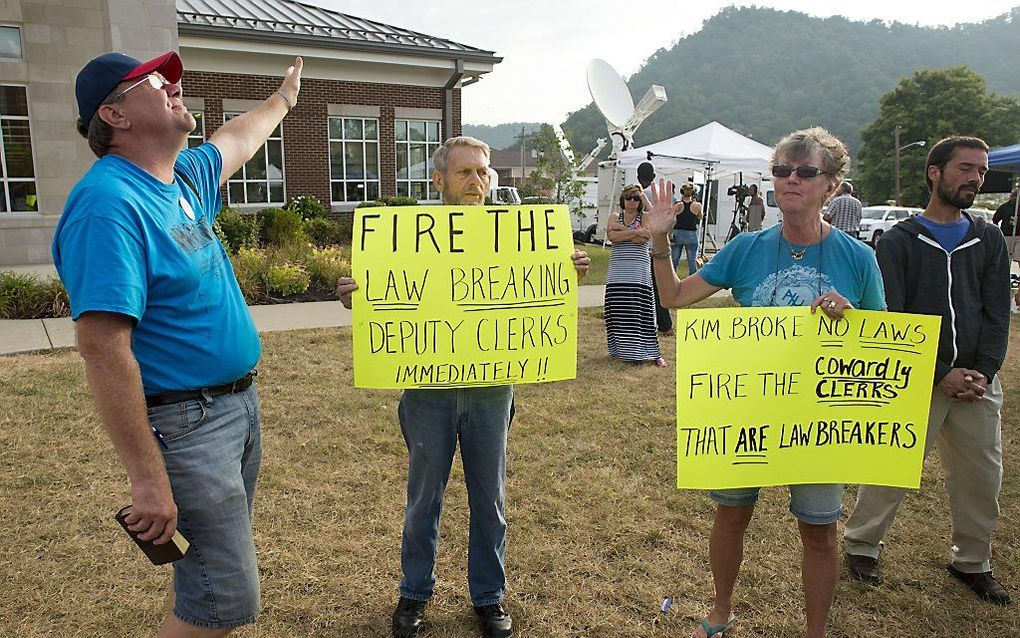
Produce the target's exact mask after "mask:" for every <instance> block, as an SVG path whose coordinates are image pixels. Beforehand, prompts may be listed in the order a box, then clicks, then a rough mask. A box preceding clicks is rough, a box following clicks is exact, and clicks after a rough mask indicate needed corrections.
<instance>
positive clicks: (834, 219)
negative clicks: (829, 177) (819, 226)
mask: <svg viewBox="0 0 1020 638" xmlns="http://www.w3.org/2000/svg"><path fill="white" fill-rule="evenodd" d="M853 193H854V186H853V184H851V183H850V182H843V183H842V184H841V185H840V190H839V195H837V196H836V197H833V198H832V201H831V202H829V209H828V211H827V212H826V213H825V219H826V221H828V222H829V223H830V224H832V225H833V226H835V227H836V228H838V229H840V230H841V231H843V232H844V233H846V234H847V235H850V236H851V237H853V238H854V239H857V238H858V237H859V236H860V229H861V200H859V199H857V198H856V197H854V195H853Z"/></svg>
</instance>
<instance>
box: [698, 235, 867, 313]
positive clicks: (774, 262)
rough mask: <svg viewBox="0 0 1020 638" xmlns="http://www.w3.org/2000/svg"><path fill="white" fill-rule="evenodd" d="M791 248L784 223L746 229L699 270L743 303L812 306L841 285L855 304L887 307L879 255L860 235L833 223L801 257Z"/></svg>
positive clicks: (709, 280) (750, 304) (704, 276)
mask: <svg viewBox="0 0 1020 638" xmlns="http://www.w3.org/2000/svg"><path fill="white" fill-rule="evenodd" d="M797 248H798V250H797V251H796V252H797V253H799V252H800V248H801V247H797ZM790 249H791V246H790V244H788V243H787V242H786V240H785V239H783V238H782V236H781V234H780V226H779V225H776V226H773V227H771V228H769V229H767V230H763V231H759V232H755V233H740V234H739V235H737V236H736V237H735V238H733V239H732V240H731V241H730V242H729V243H728V244H726V245H725V246H723V248H722V250H720V251H719V252H718V253H716V255H715V257H713V258H712V260H711V261H709V262H708V263H707V264H705V267H704V268H702V269H701V270H699V271H698V274H699V275H701V278H702V279H704V280H705V281H706V282H708V283H709V284H711V285H713V286H717V287H719V288H730V289H732V291H733V298H734V299H735V300H736V301H737V303H739V304H740V305H741V306H809V305H811V302H812V301H814V300H815V299H816V298H817V297H819V296H821V295H822V294H824V293H826V292H830V291H833V290H835V291H836V292H838V293H839V294H841V295H843V296H844V297H846V298H847V299H848V300H849V301H850V303H851V304H852V305H853V307H854V308H860V309H863V310H884V309H885V307H886V306H885V290H884V289H883V286H882V274H881V272H880V271H879V269H878V261H876V259H875V253H874V252H872V250H871V249H870V248H868V247H867V246H865V245H864V244H863V243H861V242H860V241H858V240H856V239H854V238H852V237H850V236H849V235H847V234H846V233H843V232H839V231H837V230H835V229H832V230H830V231H829V234H828V235H827V236H826V237H825V239H824V240H823V241H822V242H821V243H819V244H815V245H813V246H808V247H807V250H806V251H805V252H804V254H803V256H801V258H800V259H795V258H794V255H793V254H791V250H790Z"/></svg>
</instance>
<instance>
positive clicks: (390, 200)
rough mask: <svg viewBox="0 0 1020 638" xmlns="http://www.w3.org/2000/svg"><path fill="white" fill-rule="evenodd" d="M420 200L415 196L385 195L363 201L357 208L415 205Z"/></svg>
mask: <svg viewBox="0 0 1020 638" xmlns="http://www.w3.org/2000/svg"><path fill="white" fill-rule="evenodd" d="M417 203H418V200H417V199H415V198H413V197H403V196H400V195H383V196H382V197H380V198H379V199H377V200H375V201H370V202H361V203H360V204H358V205H357V206H356V207H355V208H376V207H379V206H414V205H415V204H417Z"/></svg>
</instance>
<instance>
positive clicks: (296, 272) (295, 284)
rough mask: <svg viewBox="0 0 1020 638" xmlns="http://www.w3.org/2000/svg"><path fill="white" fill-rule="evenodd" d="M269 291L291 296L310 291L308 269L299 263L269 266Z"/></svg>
mask: <svg viewBox="0 0 1020 638" xmlns="http://www.w3.org/2000/svg"><path fill="white" fill-rule="evenodd" d="M267 283H268V287H269V292H271V293H273V292H275V293H277V294H280V295H283V296H284V297H290V296H293V295H300V294H301V293H305V292H308V284H309V277H308V271H307V270H305V269H304V267H303V266H300V265H298V264H289V263H288V264H280V265H274V266H270V267H269V274H268V277H267Z"/></svg>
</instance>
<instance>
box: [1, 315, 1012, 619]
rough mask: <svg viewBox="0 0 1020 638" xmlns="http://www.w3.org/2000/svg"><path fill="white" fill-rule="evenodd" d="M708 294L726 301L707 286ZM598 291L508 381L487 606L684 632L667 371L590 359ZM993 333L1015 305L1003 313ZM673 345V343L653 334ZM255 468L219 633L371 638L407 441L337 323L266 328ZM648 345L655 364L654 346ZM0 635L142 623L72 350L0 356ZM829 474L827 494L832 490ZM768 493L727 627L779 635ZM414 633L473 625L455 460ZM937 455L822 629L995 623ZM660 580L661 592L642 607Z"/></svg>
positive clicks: (1008, 374) (142, 576) (157, 593)
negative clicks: (500, 574)
mask: <svg viewBox="0 0 1020 638" xmlns="http://www.w3.org/2000/svg"><path fill="white" fill-rule="evenodd" d="M716 303H724V302H716ZM598 313H599V311H597V310H589V311H584V312H582V313H581V316H580V331H581V340H580V345H579V350H580V354H579V359H578V379H577V380H575V381H571V382H565V383H555V384H543V385H528V386H521V387H519V388H518V389H517V405H518V413H517V419H516V420H515V422H514V424H513V429H512V431H511V437H510V465H509V471H510V479H509V498H508V512H507V514H508V519H509V522H510V539H509V544H508V551H507V562H508V571H509V577H510V592H509V596H508V599H507V602H508V605H509V607H510V609H511V610H512V612H513V614H514V618H515V621H516V623H517V627H518V634H517V635H520V636H525V637H526V636H533V637H538V638H545V637H561V636H562V637H566V636H571V637H592V638H621V637H644V636H687V635H689V632H690V628H691V626H692V625H693V623H694V622H695V621H696V620H697V619H698V618H700V617H701V615H703V614H704V613H705V611H706V605H707V601H708V600H709V596H710V593H711V587H712V584H711V576H710V574H709V572H708V564H707V562H708V558H707V537H708V531H709V528H710V526H711V521H712V509H713V508H712V506H711V504H710V503H709V502H708V500H707V498H706V497H705V496H703V495H702V494H700V493H694V492H680V491H677V490H676V489H675V488H674V487H673V485H674V483H675V477H674V467H675V430H674V425H673V411H674V408H673V406H674V390H673V373H672V368H666V369H658V368H655V367H654V366H641V367H633V366H628V365H623V364H618V363H611V362H610V361H608V359H607V357H606V355H605V334H604V330H603V325H602V321H601V319H600V317H599V314H598ZM1013 330H1014V335H1013V336H1014V338H1016V337H1018V336H1020V334H1018V333H1020V324H1018V323H1016V322H1015V323H1014V326H1013ZM663 345H664V350H665V351H666V352H667V353H671V352H672V350H673V347H674V342H673V340H672V339H664V340H663ZM264 346H265V356H264V359H263V362H262V365H261V367H260V371H261V375H260V377H259V383H260V394H261V397H262V404H263V408H264V421H263V428H264V445H265V454H264V459H263V468H262V477H261V482H260V485H259V494H258V498H257V505H256V508H257V512H256V542H257V544H258V547H259V553H260V567H261V574H262V588H263V606H264V611H263V614H262V617H261V619H260V620H259V622H258V623H257V624H256V625H255V626H253V627H251V628H247V629H244V630H242V631H240V632H238V635H239V636H247V637H256V636H257V637H266V638H269V637H273V638H277V637H279V638H283V637H290V636H341V637H349V638H364V637H369V636H378V637H382V636H387V635H388V625H389V614H390V612H391V610H392V606H393V604H394V602H395V601H396V597H397V588H396V585H397V581H398V579H399V572H400V560H399V553H400V552H399V547H400V531H401V523H402V519H403V505H404V489H405V475H406V450H405V448H404V443H403V440H402V439H401V436H400V431H399V428H398V427H397V425H396V416H395V410H396V405H397V399H398V396H399V395H398V393H397V392H390V391H363V390H354V389H353V388H352V371H351V352H350V331H349V330H346V329H342V330H311V331H300V332H292V333H275V334H270V335H266V336H265V337H264ZM667 359H669V360H672V359H673V357H672V355H671V354H668V355H667ZM1018 360H1020V357H1017V355H1016V354H1015V352H1011V356H1010V357H1009V360H1008V362H1007V365H1006V367H1005V369H1004V371H1003V380H1004V385H1005V386H1006V388H1007V391H1006V405H1005V408H1004V411H1003V415H1004V427H1003V445H1004V448H1005V453H1006V458H1005V464H1006V478H1005V482H1004V484H1003V490H1002V496H1001V503H1002V520H1001V522H1000V524H999V527H998V533H997V536H996V540H995V550H996V555H995V558H994V564H995V568H996V574H997V575H998V576H999V577H1000V578H1001V579H1002V581H1003V582H1004V583H1006V584H1007V586H1009V585H1012V587H1013V590H1014V593H1016V594H1020V553H1018V547H1020V532H1018V531H1017V530H1018V528H1020V525H1018V523H1020V514H1018V511H1017V497H1018V495H1020V476H1018V472H1017V469H1018V468H1017V453H1016V450H1015V449H1014V445H1013V444H1014V442H1015V441H1016V434H1015V432H1016V426H1017V424H1018V423H1020V415H1018V413H1017V412H1018V402H1017V401H1016V399H1015V398H1014V397H1013V395H1012V394H1011V390H1012V388H1013V387H1014V383H1013V379H1016V378H1017V375H1018V374H1020V370H1018ZM0 396H2V397H3V399H2V403H0V467H2V468H3V469H2V472H0V510H2V511H3V516H2V518H0V537H2V538H3V547H4V549H3V550H2V551H0V592H2V595H0V635H4V636H19V637H22V636H23V637H25V638H36V637H41V636H139V635H151V634H152V628H153V627H154V626H155V625H156V624H157V622H158V619H159V618H160V616H161V614H162V604H163V602H162V595H163V592H164V590H165V587H166V586H167V583H168V582H169V574H170V571H169V569H167V568H161V569H154V568H152V567H151V566H149V565H148V564H147V563H146V562H144V558H143V557H142V555H141V554H140V553H139V552H138V551H137V550H136V549H135V548H134V546H133V545H132V544H131V543H130V542H129V541H128V540H127V539H126V537H124V536H123V532H122V531H121V530H120V528H119V527H118V526H117V525H116V524H115V523H114V521H113V518H112V515H113V512H115V511H116V510H117V508H118V507H120V506H121V505H123V504H124V503H126V502H127V499H128V489H127V483H126V481H125V480H124V477H123V472H122V470H121V468H120V465H119V463H118V462H117V459H116V456H115V454H114V452H113V450H112V447H111V445H110V444H109V442H108V441H107V439H106V436H105V434H104V432H103V430H102V427H101V426H100V424H99V421H98V419H97V417H96V415H95V412H94V410H93V408H92V404H91V400H90V398H89V395H88V391H87V388H86V386H85V381H84V375H83V371H82V365H81V362H80V359H79V358H78V355H77V354H76V353H74V352H61V353H56V354H48V355H32V356H19V357H13V358H0ZM853 494H854V492H853V490H850V489H848V490H847V492H846V496H845V501H844V503H845V505H846V506H847V507H848V508H849V507H851V506H852V504H853ZM786 500H787V494H786V491H785V490H783V489H780V488H773V489H768V490H765V491H764V492H763V499H762V502H761V504H760V505H759V507H758V512H757V515H756V517H755V519H754V521H753V522H752V524H751V528H750V531H749V533H748V538H747V551H746V561H745V565H744V569H743V571H742V573H741V578H740V582H739V585H738V595H737V601H736V607H737V609H736V611H737V614H738V615H739V616H740V619H741V624H740V626H739V629H738V630H737V631H736V632H735V634H734V635H735V636H738V637H739V636H770V637H771V636H795V635H798V634H799V632H800V627H801V626H802V623H803V614H802V611H801V604H802V595H801V591H800V575H799V558H800V550H799V539H798V537H797V532H796V525H795V523H794V521H793V519H792V517H791V516H790V515H789V514H788V513H787V511H786ZM445 509H446V511H445V513H444V519H443V529H442V536H441V540H440V558H439V564H438V566H437V573H438V577H439V583H438V586H437V594H436V598H435V599H434V601H433V603H432V604H431V605H430V607H429V611H428V617H429V619H430V625H429V626H430V630H429V632H428V633H426V634H424V635H425V636H429V637H434V638H455V637H456V638H461V637H466V636H475V635H477V634H476V629H475V627H476V625H475V620H474V616H473V613H472V612H471V609H470V602H469V600H468V596H467V591H466V590H467V587H466V583H465V570H466V546H467V538H466V537H467V505H466V495H465V491H464V486H463V472H462V470H461V468H460V467H459V462H457V463H455V464H454V471H453V476H452V477H451V480H450V487H449V489H448V492H447V501H446V508H445ZM948 537H949V516H948V507H947V503H946V498H945V495H944V492H943V489H942V485H941V471H940V467H939V463H938V459H937V458H932V459H931V460H929V462H928V463H927V465H926V468H925V480H924V483H923V486H922V489H921V491H920V492H919V493H918V494H916V495H911V496H910V497H909V498H908V499H907V501H906V502H905V504H904V506H903V508H902V509H901V512H900V516H899V519H898V521H897V523H896V525H895V526H894V528H893V531H892V534H891V535H890V538H889V539H888V540H889V547H888V550H887V551H886V554H885V556H884V557H883V569H884V571H885V575H886V584H885V585H883V586H882V587H880V588H877V589H871V588H868V587H865V586H863V585H861V584H859V583H856V582H850V581H848V580H847V579H846V578H845V577H844V578H843V579H842V580H841V582H840V584H839V589H838V591H837V594H836V596H837V600H836V605H835V606H834V608H833V613H832V619H831V623H830V627H831V635H832V636H836V637H840V636H847V637H856V636H978V635H981V636H1016V635H1020V624H1018V623H1020V621H1018V615H1017V613H1016V610H1015V608H1007V609H1003V608H999V607H994V606H991V605H988V604H984V603H980V602H978V601H977V600H976V599H975V598H974V597H973V596H972V595H971V594H970V593H969V592H967V591H966V590H965V589H964V588H963V587H962V586H961V585H959V584H958V583H956V582H955V581H953V580H951V579H950V578H949V577H948V575H947V574H946V572H945V569H944V567H943V564H944V563H945V561H946V556H947V544H948ZM665 596H673V597H674V601H675V602H674V605H673V611H671V612H670V613H669V614H661V613H659V611H658V609H659V604H660V603H661V601H662V599H663V598H664V597H665Z"/></svg>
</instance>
